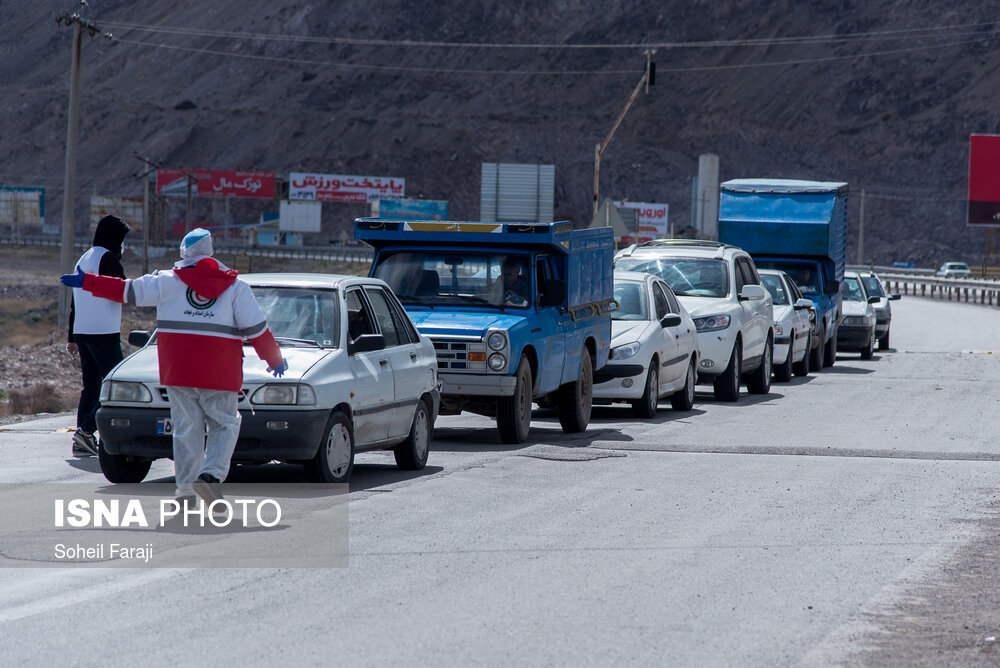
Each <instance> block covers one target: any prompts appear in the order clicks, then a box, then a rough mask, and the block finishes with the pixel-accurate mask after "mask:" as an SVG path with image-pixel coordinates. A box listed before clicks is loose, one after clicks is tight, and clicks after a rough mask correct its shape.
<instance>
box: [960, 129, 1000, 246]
mask: <svg viewBox="0 0 1000 668" xmlns="http://www.w3.org/2000/svg"><path fill="white" fill-rule="evenodd" d="M998 174H1000V135H971V136H970V137H969V208H968V220H967V222H968V224H969V225H974V226H976V227H992V226H1000V178H998V177H997V175H998Z"/></svg>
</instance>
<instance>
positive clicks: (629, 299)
mask: <svg viewBox="0 0 1000 668" xmlns="http://www.w3.org/2000/svg"><path fill="white" fill-rule="evenodd" d="M615 301H617V302H618V310H617V311H612V313H611V319H612V320H649V319H650V318H649V316H648V315H647V314H648V313H649V310H648V309H647V306H646V289H645V286H644V285H643V284H642V283H638V282H636V281H615Z"/></svg>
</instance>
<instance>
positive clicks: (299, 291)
mask: <svg viewBox="0 0 1000 668" xmlns="http://www.w3.org/2000/svg"><path fill="white" fill-rule="evenodd" d="M253 295H254V297H256V298H257V303H258V304H260V309H261V310H262V311H263V312H264V317H265V318H267V326H268V327H270V328H271V332H272V333H273V334H274V336H275V338H277V339H298V340H299V341H301V342H303V343H306V342H315V343H316V344H317V345H320V346H324V347H334V348H337V347H339V345H340V336H339V334H340V322H339V316H338V314H339V313H340V308H339V306H338V302H337V291H336V290H324V289H320V288H291V287H278V286H254V287H253ZM280 343H283V344H284V343H291V344H294V343H295V341H280Z"/></svg>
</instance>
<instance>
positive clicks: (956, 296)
mask: <svg viewBox="0 0 1000 668" xmlns="http://www.w3.org/2000/svg"><path fill="white" fill-rule="evenodd" d="M875 273H877V274H878V275H879V278H881V279H882V282H883V283H885V287H886V289H887V290H888V291H889V292H898V293H899V294H901V295H913V296H917V297H928V298H931V299H947V300H948V301H960V302H968V303H972V304H985V305H987V306H993V305H994V304H995V305H997V306H1000V281H998V280H997V279H990V278H986V279H982V278H977V279H968V278H940V277H937V276H915V275H913V274H899V273H890V272H885V271H878V270H877V269H876V272H875Z"/></svg>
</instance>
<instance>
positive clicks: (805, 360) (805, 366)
mask: <svg viewBox="0 0 1000 668" xmlns="http://www.w3.org/2000/svg"><path fill="white" fill-rule="evenodd" d="M811 357H812V334H810V335H809V336H808V337H807V338H806V354H805V355H803V356H802V361H801V362H796V363H795V366H794V369H795V375H796V376H808V375H809V360H810V358H811Z"/></svg>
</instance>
